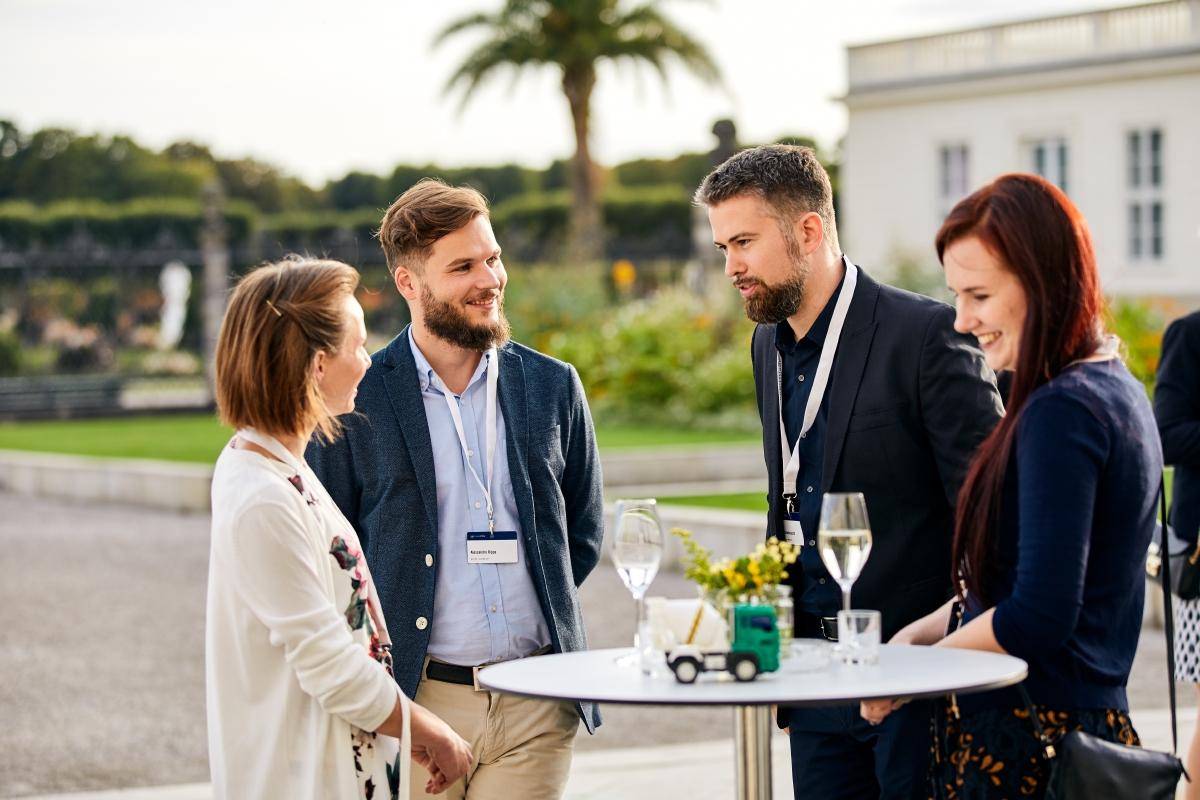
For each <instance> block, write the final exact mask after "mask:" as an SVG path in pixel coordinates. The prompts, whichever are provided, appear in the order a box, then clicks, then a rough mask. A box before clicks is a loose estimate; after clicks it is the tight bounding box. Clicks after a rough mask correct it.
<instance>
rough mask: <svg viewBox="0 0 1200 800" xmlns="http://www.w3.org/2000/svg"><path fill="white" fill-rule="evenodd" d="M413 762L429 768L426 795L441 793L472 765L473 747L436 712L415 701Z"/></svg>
mask: <svg viewBox="0 0 1200 800" xmlns="http://www.w3.org/2000/svg"><path fill="white" fill-rule="evenodd" d="M412 757H413V761H415V762H417V763H418V764H420V765H421V766H422V767H424V768H425V769H426V770H428V771H429V780H428V781H426V783H425V792H426V794H441V793H442V792H444V791H446V789H447V788H449V787H450V785H451V784H453V783H454V782H455V781H457V780H458V779H460V778H461V777H463V776H464V775H466V774H467V770H468V769H470V768H471V759H472V755H471V747H470V745H468V744H467V742H466V740H464V739H463V738H462V737H461V736H459V735H458V734H457V733H455V732H454V730H453V729H451V727H450V726H449V725H447V724H446V723H445V722H443V721H442V720H441V719H440V718H439V717H438V716H436V715H435V714H434V713H433V712H431V711H429V710H428V709H426V708H423V707H422V706H419V705H417V704H416V703H413V704H412Z"/></svg>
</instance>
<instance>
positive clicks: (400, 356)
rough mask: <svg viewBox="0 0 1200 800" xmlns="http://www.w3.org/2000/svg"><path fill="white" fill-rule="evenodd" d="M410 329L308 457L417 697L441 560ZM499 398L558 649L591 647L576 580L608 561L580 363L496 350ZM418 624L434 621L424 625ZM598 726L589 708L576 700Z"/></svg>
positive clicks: (400, 677) (591, 726)
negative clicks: (368, 576)
mask: <svg viewBox="0 0 1200 800" xmlns="http://www.w3.org/2000/svg"><path fill="white" fill-rule="evenodd" d="M409 335H410V329H409V328H405V330H404V331H402V332H401V333H400V335H399V336H397V337H396V338H395V339H393V340H392V341H391V342H390V343H389V344H388V345H387V346H386V347H384V348H383V349H382V350H380V351H379V352H377V353H375V354H374V355H373V356H372V357H371V367H370V369H369V370H367V374H366V377H365V378H363V381H362V384H360V386H359V388H358V397H357V399H356V401H355V413H354V414H348V415H345V416H343V417H342V418H341V421H342V423H343V424H344V426H345V433H344V435H343V436H342V437H340V438H339V439H338V440H337V441H336V442H334V443H332V444H330V445H326V446H321V445H319V444H318V443H316V442H313V443H312V444H310V445H309V447H308V452H307V453H306V458H307V460H308V463H309V464H310V465H311V466H312V468H313V470H314V471H315V472H316V473H317V476H318V477H319V478H320V479H321V482H322V483H323V484H324V485H325V488H326V489H328V490H329V494H330V495H332V496H333V499H334V500H335V501H336V502H337V505H338V508H340V509H341V511H342V513H343V514H345V516H346V518H347V519H348V520H350V522H351V523H352V524H353V525H354V528H355V530H357V531H358V536H359V538H360V539H361V540H362V544H363V549H364V552H365V553H366V556H367V563H368V564H369V565H370V567H371V572H372V574H373V575H374V578H375V585H376V588H377V589H378V591H379V598H380V602H381V605H382V606H383V613H384V617H385V618H386V620H387V625H388V632H389V633H390V634H391V637H392V658H393V662H394V668H395V674H396V681H397V683H399V684H400V687H401V688H402V689H403V690H404V692H405V694H407V695H408V696H409V697H412V696H414V695H415V694H416V691H417V684H418V683H419V682H420V680H421V667H422V664H423V662H424V659H425V652H426V649H427V648H428V646H429V635H430V630H429V625H428V624H427V623H428V621H429V620H432V619H433V589H434V577H435V571H436V567H433V566H429V565H427V563H426V562H427V560H426V555H427V554H428V555H432V556H433V559H432V561H431V563H432V564H433V565H436V564H439V563H440V559H441V555H440V554H439V552H438V535H437V530H438V513H437V483H436V477H435V475H434V465H433V445H432V444H431V443H430V438H429V425H428V422H427V421H426V418H425V405H424V403H423V401H422V400H421V386H420V381H419V378H418V376H417V368H416V363H415V362H414V360H413V355H412V350H411V348H410V346H409V342H408V337H409ZM499 355H500V380H499V402H500V409H501V413H502V414H503V415H504V429H505V445H506V448H507V452H508V467H509V472H510V474H511V476H512V489H513V495H514V496H515V498H516V502H517V510H518V513H519V514H520V518H521V532H522V536H523V537H524V540H525V552H526V553H527V554H528V558H527V561H528V563H527V565H526V566H527V567H528V568H529V573H530V576H531V577H532V578H533V585H534V587H535V588H536V590H537V596H538V602H539V604H540V605H541V608H542V613H543V614H544V615H545V618H546V623H547V627H548V628H549V630H550V637H551V639H552V645H553V648H554V652H556V653H559V652H572V651H576V650H586V649H587V639H586V635H585V632H584V627H583V616H582V614H581V611H580V606H579V594H578V591H577V590H578V587H579V585H580V584H582V583H583V580H584V578H586V577H587V576H588V574H589V573H590V572H591V571H592V568H593V567H595V566H596V562H597V561H599V559H600V545H601V542H602V540H603V536H604V502H603V497H602V494H601V486H602V481H601V475H600V458H599V453H598V452H597V450H596V436H595V432H594V430H593V428H592V418H591V415H590V413H589V412H588V407H587V400H586V399H585V397H584V394H583V386H582V385H581V384H580V382H579V376H578V375H577V374H576V373H575V369H574V367H572V366H571V365H570V364H565V363H563V362H561V361H557V360H555V359H553V358H550V357H549V356H546V355H543V354H541V353H538V352H537V351H535V350H531V349H529V348H528V347H524V346H522V345H519V344H515V343H509V344H506V345H505V346H504V347H501V348H500V350H499ZM418 619H424V620H425V621H426V622H425V623H424V624H423V623H420V622H418ZM578 708H579V714H580V717H581V718H582V719H583V722H584V724H585V725H586V726H587V728H588V731H589V732H592V731H594V730H595V728H596V727H597V726H599V724H600V714H599V710H598V709H597V708H596V707H595V706H594V704H592V703H583V704H580V705H579V706H578Z"/></svg>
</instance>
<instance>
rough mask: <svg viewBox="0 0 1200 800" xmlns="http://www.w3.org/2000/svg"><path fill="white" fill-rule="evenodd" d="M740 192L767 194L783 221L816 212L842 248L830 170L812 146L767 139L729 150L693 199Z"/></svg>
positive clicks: (712, 201) (703, 201)
mask: <svg viewBox="0 0 1200 800" xmlns="http://www.w3.org/2000/svg"><path fill="white" fill-rule="evenodd" d="M741 195H754V196H756V197H758V198H760V199H761V200H763V201H764V202H765V203H766V204H767V207H768V208H769V209H770V210H771V212H772V214H773V215H774V216H775V217H776V218H777V219H779V221H780V222H781V223H785V222H787V223H790V222H791V221H793V220H795V219H798V218H799V217H801V216H803V215H804V214H808V213H812V212H816V213H817V214H818V215H819V216H820V217H821V222H822V223H824V226H823V227H824V229H825V239H826V240H827V241H828V242H829V244H830V246H831V247H832V248H833V251H834V253H840V252H841V250H840V248H839V245H838V236H837V226H836V220H835V219H834V214H833V187H832V186H831V185H830V183H829V174H828V173H826V172H825V168H824V167H823V166H821V162H820V161H818V160H817V154H816V152H815V151H813V149H812V148H811V147H800V146H798V145H791V144H769V145H764V146H763V147H753V148H750V149H749V150H743V151H742V152H740V153H738V154H737V155H734V156H731V157H730V158H729V159H727V160H726V161H725V163H723V164H721V165H720V166H719V167H717V168H716V169H714V170H713V171H712V172H710V173H709V174H708V176H707V177H705V179H704V181H703V183H701V184H700V188H699V189H697V190H696V196H695V198H694V199H695V202H696V203H697V204H698V205H702V206H709V207H711V206H715V205H719V204H721V203H724V202H725V201H726V200H729V199H731V198H734V197H739V196H741Z"/></svg>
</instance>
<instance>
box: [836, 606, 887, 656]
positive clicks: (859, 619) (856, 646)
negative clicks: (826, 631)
mask: <svg viewBox="0 0 1200 800" xmlns="http://www.w3.org/2000/svg"><path fill="white" fill-rule="evenodd" d="M837 627H838V647H837V652H838V655H839V656H840V657H841V659H842V661H843V662H844V663H846V664H878V663H879V640H880V632H881V631H882V630H883V615H881V614H880V613H879V612H878V611H862V610H858V609H852V610H850V611H846V610H842V611H839V612H838V615H837Z"/></svg>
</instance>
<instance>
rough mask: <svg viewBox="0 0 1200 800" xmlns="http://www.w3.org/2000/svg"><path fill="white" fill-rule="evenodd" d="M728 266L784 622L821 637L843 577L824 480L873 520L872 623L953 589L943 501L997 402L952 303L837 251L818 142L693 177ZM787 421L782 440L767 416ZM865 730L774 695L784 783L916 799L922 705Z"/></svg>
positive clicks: (887, 627)
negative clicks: (824, 523) (787, 773)
mask: <svg viewBox="0 0 1200 800" xmlns="http://www.w3.org/2000/svg"><path fill="white" fill-rule="evenodd" d="M696 200H697V202H699V203H701V204H702V205H704V206H705V207H707V209H708V216H709V222H710V223H711V225H712V229H713V239H714V240H715V242H716V245H717V247H718V249H720V250H721V251H722V252H723V253H724V254H725V274H726V275H728V276H729V277H730V279H731V280H732V281H733V284H734V286H735V287H737V289H738V290H739V291H740V292H741V295H742V298H743V300H744V303H745V307H746V314H747V316H749V317H750V319H752V320H754V321H755V322H758V323H759V325H758V328H757V329H756V330H755V333H754V338H753V342H752V345H751V355H752V359H753V364H754V381H755V387H756V389H757V392H758V408H759V414H760V416H761V418H762V426H763V453H764V456H765V458H766V463H767V469H768V475H769V479H768V489H769V495H768V499H769V509H770V510H769V512H768V517H767V534H768V535H770V536H777V537H779V538H781V539H784V538H786V539H789V540H791V541H793V542H795V543H796V544H799V545H801V547H802V550H801V557H800V561H799V563H798V566H799V567H800V568H799V569H793V570H792V575H791V577H790V579H789V580H790V582H791V583H792V585H793V590H794V593H795V597H796V634H797V635H798V636H809V637H825V638H834V637H835V636H836V632H837V623H836V613H837V610H838V608H839V607H840V604H841V597H840V591H839V588H838V586H837V585H836V583H835V582H834V581H833V579H832V578H831V577H830V576H829V573H828V572H827V571H826V570H825V567H824V566H823V565H822V564H821V559H820V556H819V555H818V553H817V548H816V543H817V542H816V540H817V523H818V521H819V518H820V509H821V497H822V495H823V494H824V493H825V492H862V493H863V494H864V495H865V496H866V501H867V511H868V516H869V517H870V522H871V530H872V535H873V540H874V542H873V547H872V550H871V556H870V558H869V560H868V561H867V564H866V566H865V568H864V569H863V571H862V574H861V575H860V576H859V578H858V580H857V582H856V583H855V584H854V591H853V605H854V606H855V607H857V608H873V609H879V610H881V611H882V612H883V636H884V638H885V639H887V638H889V637H891V636H892V635H893V634H894V633H895V632H896V631H898V630H899V629H900V628H901V627H903V626H904V625H905V624H907V623H909V622H911V621H912V620H914V619H917V618H918V617H920V616H923V615H924V614H927V613H928V612H930V611H932V610H934V609H935V608H937V607H938V606H940V605H942V604H943V603H944V602H945V601H946V599H947V598H948V597H949V596H950V593H951V581H950V542H951V537H952V534H953V528H954V503H955V499H956V497H957V494H958V489H959V486H960V484H961V482H962V479H963V477H964V475H965V474H966V469H967V465H968V462H969V461H970V458H971V455H972V453H973V452H974V450H975V448H976V446H977V445H978V444H979V443H980V442H981V441H982V440H983V439H984V437H986V436H987V434H988V433H989V432H990V431H991V430H992V428H993V427H994V425H995V424H996V422H997V421H998V420H999V418H1000V415H1001V413H1002V409H1001V404H1000V398H999V395H998V394H997V392H996V386H995V376H994V374H993V373H992V371H991V370H990V369H988V367H987V366H986V364H985V363H984V360H983V355H982V354H981V353H980V352H979V350H978V349H977V348H976V347H975V346H974V345H973V344H972V343H971V341H970V340H969V337H965V336H961V335H959V334H957V333H955V332H954V327H953V326H954V310H953V309H952V308H950V307H949V306H947V305H945V304H943V303H939V302H937V301H934V300H932V299H930V298H927V297H922V296H919V295H915V294H911V293H909V292H904V291H901V290H899V289H894V288H892V287H889V286H884V285H881V284H879V283H877V282H875V281H874V280H872V279H871V278H870V277H869V276H868V275H867V274H866V273H865V272H863V271H862V270H860V269H859V268H857V267H856V266H854V265H853V264H852V263H851V262H850V260H849V259H847V258H845V256H843V254H842V251H841V248H840V247H839V244H838V238H837V229H836V227H835V224H834V212H833V202H832V191H831V188H830V184H829V177H828V175H827V174H826V173H825V170H824V169H823V168H822V166H821V165H820V163H819V162H818V161H817V159H816V156H815V155H814V153H813V151H812V150H811V149H809V148H804V147H792V146H787V145H773V146H768V147H760V148H755V149H752V150H746V151H743V152H741V153H739V154H737V155H735V156H733V157H732V158H730V159H729V160H728V161H726V162H725V163H724V164H722V165H721V166H719V167H717V169H716V170H714V171H713V172H712V173H711V174H710V175H709V176H708V177H707V178H705V179H704V182H703V184H701V186H700V188H699V190H698V191H697V192H696ZM781 422H782V427H783V437H782V440H781V431H780V426H781ZM897 713H901V714H902V716H901V717H900V718H899V719H896V718H895V716H896V715H895V714H893V715H892V716H889V717H888V718H887V720H886V721H885V722H884V723H883V724H881V725H879V726H877V727H875V726H871V725H870V724H868V723H867V722H866V721H865V720H863V719H862V718H861V717H860V716H859V708H858V706H857V705H854V706H844V707H836V708H827V709H808V710H804V709H781V710H780V714H779V717H780V725H781V726H786V727H788V728H789V733H790V737H791V746H792V777H793V785H794V786H795V791H796V796H797V797H800V796H802V795H803V796H806V797H823V798H854V799H855V800H858V798H869V797H885V798H909V797H925V796H926V795H925V794H924V792H925V789H926V786H927V784H926V773H927V768H928V759H929V732H928V730H929V727H928V726H929V713H930V707H929V704H928V703H912V704H909V705H908V706H905V707H904V708H903V709H902V711H901V712H897Z"/></svg>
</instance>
